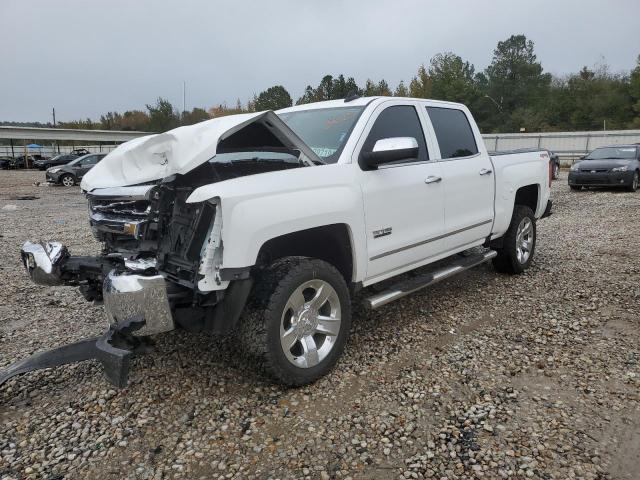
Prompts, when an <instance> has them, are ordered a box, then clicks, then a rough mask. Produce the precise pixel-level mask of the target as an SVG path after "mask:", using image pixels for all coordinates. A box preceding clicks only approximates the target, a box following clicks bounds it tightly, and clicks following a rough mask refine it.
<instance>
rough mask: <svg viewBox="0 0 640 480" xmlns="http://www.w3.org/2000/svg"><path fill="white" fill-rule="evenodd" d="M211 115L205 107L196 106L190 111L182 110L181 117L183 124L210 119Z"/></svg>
mask: <svg viewBox="0 0 640 480" xmlns="http://www.w3.org/2000/svg"><path fill="white" fill-rule="evenodd" d="M210 119H211V117H210V116H209V114H208V113H207V111H206V110H205V109H204V108H197V107H195V108H194V109H193V110H191V111H190V112H182V118H181V119H180V124H181V125H193V124H194V123H199V122H203V121H205V120H210Z"/></svg>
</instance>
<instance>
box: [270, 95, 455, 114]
mask: <svg viewBox="0 0 640 480" xmlns="http://www.w3.org/2000/svg"><path fill="white" fill-rule="evenodd" d="M376 100H416V101H420V102H430V103H437V104H442V105H443V106H445V105H446V106H458V107H460V106H464V105H463V104H461V103H455V102H447V101H443V100H431V99H429V98H412V97H388V96H377V97H358V98H356V99H354V100H350V101H348V102H347V101H345V99H344V98H340V99H338V100H325V101H323V102H313V103H304V104H302V105H295V106H293V107H287V108H283V109H281V110H277V111H276V113H287V112H295V111H298V110H316V109H320V108H340V107H366V106H367V105H369V104H370V103H372V102H374V101H376Z"/></svg>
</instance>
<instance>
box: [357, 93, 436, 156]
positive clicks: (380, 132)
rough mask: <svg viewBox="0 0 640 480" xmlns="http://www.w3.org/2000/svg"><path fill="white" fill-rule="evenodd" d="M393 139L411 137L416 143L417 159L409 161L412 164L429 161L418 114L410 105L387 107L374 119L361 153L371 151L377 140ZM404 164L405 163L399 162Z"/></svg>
mask: <svg viewBox="0 0 640 480" xmlns="http://www.w3.org/2000/svg"><path fill="white" fill-rule="evenodd" d="M394 137H413V138H415V139H416V141H417V142H418V158H417V159H411V160H410V161H414V162H424V161H426V160H429V152H428V151H427V145H426V143H425V140H424V132H423V131H422V125H421V124H420V118H418V112H417V111H416V109H415V108H414V107H412V106H411V105H394V106H392V107H387V108H386V109H384V110H383V111H382V113H381V114H380V115H378V118H376V121H375V123H374V124H373V127H371V131H370V132H369V135H368V136H367V139H366V140H365V142H364V145H363V146H362V152H363V153H367V152H371V151H372V150H373V146H374V145H375V144H376V142H377V141H378V140H382V139H383V138H394ZM401 162H402V163H405V162H406V161H405V160H403V161H401Z"/></svg>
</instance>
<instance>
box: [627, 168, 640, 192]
mask: <svg viewBox="0 0 640 480" xmlns="http://www.w3.org/2000/svg"><path fill="white" fill-rule="evenodd" d="M627 190H628V191H630V192H635V191H636V190H638V171H637V170H636V171H635V172H633V178H632V179H631V183H630V184H629V186H628V187H627Z"/></svg>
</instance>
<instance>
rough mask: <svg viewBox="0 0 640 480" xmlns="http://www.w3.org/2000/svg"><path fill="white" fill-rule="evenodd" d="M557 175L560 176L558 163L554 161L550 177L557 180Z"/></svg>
mask: <svg viewBox="0 0 640 480" xmlns="http://www.w3.org/2000/svg"><path fill="white" fill-rule="evenodd" d="M559 176H560V165H558V164H557V163H554V164H553V171H552V174H551V178H552V179H553V180H557V179H558V177H559Z"/></svg>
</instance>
